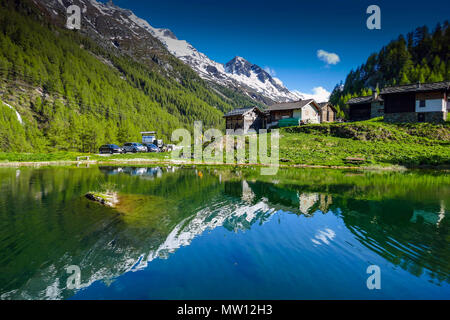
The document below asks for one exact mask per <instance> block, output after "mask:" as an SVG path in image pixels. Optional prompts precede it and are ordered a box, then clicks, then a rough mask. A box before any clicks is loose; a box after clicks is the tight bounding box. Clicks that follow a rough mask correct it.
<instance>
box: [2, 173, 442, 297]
mask: <svg viewBox="0 0 450 320" xmlns="http://www.w3.org/2000/svg"><path fill="white" fill-rule="evenodd" d="M104 184H108V185H111V184H113V185H115V186H116V188H117V190H118V192H119V195H120V198H121V205H119V206H118V207H117V208H116V209H112V208H105V207H102V206H99V205H98V204H96V203H92V202H89V201H88V200H86V199H85V198H84V197H83V195H84V194H85V193H86V192H88V191H94V190H97V189H99V188H101V186H102V185H104ZM0 191H1V192H0V270H1V272H0V297H1V298H2V299H66V298H70V297H73V296H74V295H75V297H78V296H79V297H80V298H83V297H84V296H83V294H86V297H88V298H92V297H94V298H95V294H94V292H96V291H95V290H94V289H92V290H91V291H90V290H89V289H90V287H91V286H93V284H94V283H97V282H96V281H101V282H103V283H105V284H106V285H107V286H113V285H114V282H115V281H119V282H120V281H121V280H120V279H121V278H122V277H123V276H124V275H125V274H128V273H130V272H137V271H140V272H145V270H147V269H148V268H149V267H150V266H151V265H152V264H153V262H154V261H155V259H156V260H160V259H168V260H167V263H169V266H168V267H170V268H172V267H173V268H175V266H174V265H175V264H176V263H178V261H176V260H175V259H178V254H177V253H176V252H177V250H179V249H180V248H182V247H188V246H189V247H190V245H191V244H192V250H194V251H195V250H196V251H195V252H193V254H196V255H199V256H201V257H202V259H203V260H205V259H208V257H216V258H217V259H219V258H224V255H225V254H226V253H225V252H226V251H221V248H223V246H225V245H231V244H230V243H234V241H235V240H231V239H229V240H223V239H221V240H217V237H215V236H214V235H213V234H212V232H213V231H214V232H216V230H217V231H219V230H225V231H226V232H227V233H228V234H230V235H235V234H237V235H240V234H242V235H243V236H242V237H243V238H240V240H239V241H240V243H242V246H241V247H238V246H237V245H236V247H233V248H234V249H233V250H247V251H246V252H245V254H248V256H249V257H251V256H254V255H255V256H259V255H261V254H262V253H261V252H262V251H264V263H266V264H267V266H261V270H266V271H267V272H270V271H271V270H272V269H273V267H274V266H271V265H270V264H271V263H273V264H275V261H276V259H278V258H276V257H278V255H279V256H280V257H282V256H283V255H289V256H291V258H290V259H287V258H286V264H285V265H283V266H282V268H283V270H284V272H285V275H284V276H285V277H286V279H289V277H291V278H292V279H298V278H296V277H298V275H297V273H302V272H303V273H306V272H309V271H308V270H303V269H302V268H303V267H302V266H301V265H296V264H295V260H296V259H300V258H299V255H302V254H304V255H305V257H307V258H308V261H307V262H310V263H311V264H314V265H316V266H317V268H322V269H323V268H324V267H325V266H326V265H327V264H333V263H336V265H337V266H338V267H339V264H341V265H342V266H340V267H339V268H340V269H337V270H339V272H341V273H342V276H343V277H344V278H345V277H351V272H350V270H348V271H346V270H343V269H345V268H343V266H348V268H349V269H350V267H351V264H352V263H353V262H355V261H357V262H358V263H362V262H364V263H366V264H367V263H368V262H369V261H365V260H368V259H375V257H376V259H381V260H380V261H384V262H385V263H386V264H388V265H390V266H391V267H392V268H394V269H396V268H397V267H399V268H400V269H401V270H404V271H406V272H407V273H408V274H409V275H413V276H414V277H416V278H418V279H423V280H422V281H423V283H425V282H426V283H432V285H433V286H438V287H441V288H442V290H444V291H443V296H445V295H447V298H448V297H449V295H448V294H449V282H450V281H449V275H450V259H449V257H450V250H449V242H448V234H449V233H448V231H449V219H448V217H446V215H448V211H449V210H448V208H449V206H450V202H449V200H450V181H449V178H448V176H446V175H445V174H439V173H434V172H428V173H415V172H408V173H393V172H391V173H369V172H366V173H356V174H355V173H354V172H346V171H337V170H306V169H305V170H303V169H302V170H280V173H279V174H278V175H277V176H276V177H260V176H258V174H257V171H254V170H243V171H240V170H226V169H217V168H197V169H195V168H194V169H190V168H178V167H99V168H89V169H81V168H80V169H77V168H47V169H20V170H16V169H0ZM295 217H297V218H296V219H295V220H293V218H295ZM322 219H326V220H322ZM283 221H288V223H283ZM322 221H326V223H324V222H322ZM266 224H267V225H269V224H270V226H268V227H267V228H270V230H272V231H271V233H270V234H269V233H268V232H267V231H264V232H263V231H259V230H264V228H262V226H264V225H266ZM256 226H258V228H257V227H256ZM340 226H342V227H344V229H343V230H341V229H342V228H341V229H339V228H340ZM259 227H261V228H259ZM220 232H221V231H220ZM230 232H231V233H230ZM296 232H298V234H296ZM209 233H211V236H210V237H211V240H210V241H208V242H207V244H205V245H207V246H208V249H207V250H208V253H209V255H208V256H206V255H205V253H204V252H203V251H201V250H200V249H196V248H197V247H196V246H194V245H193V243H194V239H196V238H200V236H201V238H203V237H208V235H209ZM227 233H225V234H224V235H226V234H227ZM266 238H267V241H266ZM250 241H257V242H255V245H256V244H257V243H263V245H264V247H258V248H254V249H253V248H252V246H251V243H250ZM288 241H289V242H288ZM293 241H296V243H291V242H293ZM278 242H279V243H278ZM280 244H282V245H280ZM331 244H333V245H334V246H335V247H333V248H331ZM323 246H328V247H329V250H333V252H332V253H330V252H327V253H326V254H327V255H330V254H333V255H334V259H333V261H328V260H327V259H329V258H327V259H325V256H320V255H321V254H322V255H325V253H323V252H322V251H317V250H318V249H319V248H323ZM315 248H316V249H315ZM258 250H261V252H259V251H258ZM314 250H316V251H314ZM321 250H323V249H321ZM250 251H251V252H250ZM319 252H322V253H319ZM268 253H271V254H273V261H271V260H272V256H271V254H270V255H267V254H268ZM327 257H329V256H327ZM179 259H183V263H184V264H189V263H190V262H189V260H186V259H185V258H183V256H182V255H181V254H180V258H179ZM192 259H194V257H192ZM211 259H213V258H211ZM241 259H242V258H241ZM283 259H284V258H283ZM305 259H306V258H305ZM171 261H173V262H174V265H170V264H171ZM211 263H212V262H211ZM248 263H249V265H250V264H251V263H250V262H248ZM355 263H356V262H355ZM70 265H78V266H80V269H81V270H82V285H81V287H82V288H83V289H82V290H81V291H79V292H78V293H76V291H73V290H69V289H67V288H66V280H67V277H68V274H67V273H66V271H65V268H66V267H68V266H70ZM218 268H219V269H220V267H218ZM223 268H224V270H221V272H222V273H223V274H227V272H232V271H230V270H225V266H223ZM242 268H245V267H244V266H243V267H242ZM279 268H281V267H280V266H279ZM214 272H215V270H211V273H214ZM217 272H218V271H217ZM324 272H326V271H324ZM334 272H336V271H334ZM346 272H348V274H346ZM362 272H363V273H364V272H365V270H363V271H362ZM274 274H275V273H274ZM237 275H238V276H240V275H242V276H245V274H243V273H237ZM235 276H236V275H235ZM363 276H365V274H363ZM246 277H247V278H243V279H242V281H243V282H242V285H243V286H245V283H246V282H245V281H249V282H248V287H247V288H246V290H248V291H245V290H243V292H247V295H246V296H244V297H245V298H257V297H261V296H259V295H258V294H259V293H257V290H258V288H257V287H255V286H256V285H257V283H256V284H255V282H252V281H251V280H249V279H248V275H247V276H246ZM268 277H269V275H268ZM272 277H273V275H272ZM279 277H280V279H279V282H281V284H280V290H281V287H282V286H283V285H284V284H283V283H284V280H286V279H283V278H281V277H283V274H280V275H279ZM324 277H328V275H327V274H325V275H324ZM214 279H216V278H215V277H214V276H212V275H211V279H209V280H208V281H209V283H208V285H210V283H211V282H213V281H214ZM222 281H231V279H227V280H224V279H221V282H222ZM233 281H239V279H233ZM260 281H261V280H260ZM200 283H201V282H199V286H201V284H200ZM263 285H264V284H261V286H263ZM317 285H319V283H317ZM363 285H365V284H364V283H363ZM420 285H421V286H422V282H421V284H420ZM423 285H424V286H425V284H423ZM427 285H428V284H427ZM107 286H106V287H105V288H104V289H103V290H105V291H107V290H108V289H107V288H108V287H107ZM252 286H253V287H252ZM285 286H286V288H285V291H284V294H286V295H287V294H288V293H289V292H292V295H293V296H292V297H291V296H288V297H287V298H303V297H304V292H302V289H301V283H298V284H297V286H298V292H297V291H296V289H295V288H292V287H288V285H287V284H286V285H285ZM305 286H307V285H306V284H305ZM330 286H332V284H330ZM93 287H95V286H93ZM97 287H98V286H97ZM205 287H206V285H205ZM413 289H414V288H413ZM96 290H97V289H96ZM217 290H219V289H217ZM224 290H225V289H224ZM252 290H255V291H254V292H253V291H252ZM273 290H274V292H276V288H274V289H273ZM289 290H292V291H289ZM431 290H434V289H431ZM205 291H206V290H205ZM90 292H93V293H92V294H93V295H91V296H90V295H89V294H90ZM189 292H191V291H189V290H186V293H185V294H184V295H181V297H182V298H191V297H192V298H198V297H203V298H208V296H201V289H199V292H196V294H198V295H195V294H192V296H190V295H189ZM358 292H359V291H358ZM358 292H356V291H355V292H354V294H355V295H356V297H358V294H359V293H358ZM430 292H431V291H430ZM102 294H105V293H104V292H103V293H102ZM122 294H123V293H122ZM130 294H131V293H130ZM346 294H348V292H347V293H346ZM352 294H353V293H352ZM430 295H432V296H433V295H435V293H434V291H433V292H432V293H430ZM106 296H108V295H106ZM217 296H218V297H223V296H222V295H221V292H220V291H219V292H217ZM224 296H225V297H229V296H227V295H224ZM273 296H275V297H284V298H286V296H285V295H283V293H280V295H270V294H268V295H267V298H271V297H273ZM350 296H351V295H350ZM121 297H122V298H123V296H121ZM211 297H213V296H211ZM262 297H266V296H262ZM327 297H328V296H327ZM334 297H341V298H342V295H339V294H337V295H336V296H330V298H334ZM344 297H347V296H346V295H344ZM418 297H420V295H419V296H418ZM438 297H442V296H438ZM127 298H133V296H132V294H131V296H127ZM134 298H138V297H134ZM156 298H172V296H169V297H168V296H167V295H163V294H162V296H161V297H160V296H156Z"/></svg>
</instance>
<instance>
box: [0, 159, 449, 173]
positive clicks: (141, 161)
mask: <svg viewBox="0 0 450 320" xmlns="http://www.w3.org/2000/svg"><path fill="white" fill-rule="evenodd" d="M73 165H75V166H79V167H85V166H86V167H89V166H90V165H93V166H96V165H111V166H120V165H163V166H171V165H172V166H226V167H230V166H231V167H268V166H267V165H262V164H255V163H245V164H236V163H234V164H227V163H207V162H193V161H189V162H186V161H183V160H171V161H161V160H151V159H129V160H89V161H73V160H60V161H14V162H0V168H19V167H35V168H40V167H55V166H61V167H62V166H73ZM278 167H279V168H283V169H285V168H298V169H301V168H312V169H338V170H339V169H346V170H348V169H353V170H380V171H406V170H437V171H448V170H450V165H438V166H431V165H422V166H415V167H405V166H401V165H388V166H386V167H383V166H379V165H372V166H336V165H314V164H291V165H288V164H279V166H278Z"/></svg>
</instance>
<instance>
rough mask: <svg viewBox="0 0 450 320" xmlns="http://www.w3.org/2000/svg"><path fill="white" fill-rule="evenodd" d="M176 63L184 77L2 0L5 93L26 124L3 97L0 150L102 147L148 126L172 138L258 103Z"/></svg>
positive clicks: (1, 81)
mask: <svg viewBox="0 0 450 320" xmlns="http://www.w3.org/2000/svg"><path fill="white" fill-rule="evenodd" d="M174 65H175V68H176V70H174V71H176V72H177V74H181V75H182V77H180V78H181V79H174V78H173V77H168V76H166V75H164V74H163V73H162V72H160V70H158V69H157V68H155V67H154V66H153V67H152V66H149V65H146V64H144V63H142V62H140V61H137V60H136V59H133V58H131V57H129V56H125V55H124V54H120V53H119V52H114V51H112V50H107V49H105V48H102V47H100V46H98V45H97V44H96V43H94V42H93V41H92V40H90V39H89V38H87V37H85V36H83V35H81V34H79V33H78V32H77V31H71V30H66V29H64V28H59V27H57V26H55V25H53V24H51V23H49V22H48V21H46V20H45V18H43V17H41V16H40V15H39V14H38V13H37V11H34V10H33V8H32V6H31V5H30V4H29V3H27V1H13V0H11V1H2V2H1V3H0V97H1V99H2V100H3V102H5V103H8V104H10V105H12V106H14V108H16V110H17V111H19V113H20V114H21V115H22V118H23V122H24V124H23V125H21V124H20V123H19V122H18V120H17V118H16V115H15V111H14V110H12V109H10V108H9V107H7V106H6V105H3V103H0V150H1V151H11V152H30V151H31V152H40V151H56V150H61V151H81V152H94V151H96V150H98V147H99V146H100V145H102V144H105V143H118V144H121V143H124V142H127V141H140V139H141V136H140V132H141V131H148V130H152V131H153V130H154V131H157V133H158V137H160V138H164V139H165V140H166V141H168V140H169V139H170V135H171V132H172V131H173V130H174V129H176V128H188V129H189V128H191V127H192V126H193V121H195V120H201V121H203V123H204V126H205V127H212V126H214V127H218V128H221V127H222V126H223V119H222V116H223V114H224V112H227V111H229V110H232V109H234V108H238V107H242V106H246V105H248V104H255V102H254V101H253V100H251V99H250V98H248V97H245V96H243V95H240V94H238V93H236V92H233V91H232V90H230V89H227V88H224V87H221V88H217V87H214V88H212V86H210V85H209V84H207V83H206V82H204V81H203V80H202V79H200V78H199V77H198V76H197V75H196V74H195V73H194V71H192V70H191V69H190V68H189V67H187V66H185V65H184V64H183V63H181V62H176V63H174V64H172V67H173V66H174Z"/></svg>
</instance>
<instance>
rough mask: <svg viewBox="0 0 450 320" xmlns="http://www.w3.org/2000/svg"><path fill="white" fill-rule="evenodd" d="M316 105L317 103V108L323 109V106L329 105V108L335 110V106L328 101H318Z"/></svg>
mask: <svg viewBox="0 0 450 320" xmlns="http://www.w3.org/2000/svg"><path fill="white" fill-rule="evenodd" d="M318 105H319V108H320V109H323V108H325V107H326V106H329V107H330V108H331V109H333V110H334V112H337V110H336V108H335V107H334V106H333V105H332V104H331V103H329V102H320V103H318Z"/></svg>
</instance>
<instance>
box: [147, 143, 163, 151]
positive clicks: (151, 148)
mask: <svg viewBox="0 0 450 320" xmlns="http://www.w3.org/2000/svg"><path fill="white" fill-rule="evenodd" d="M144 146H145V147H147V152H160V150H159V148H158V147H157V146H156V145H154V144H152V143H144Z"/></svg>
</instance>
